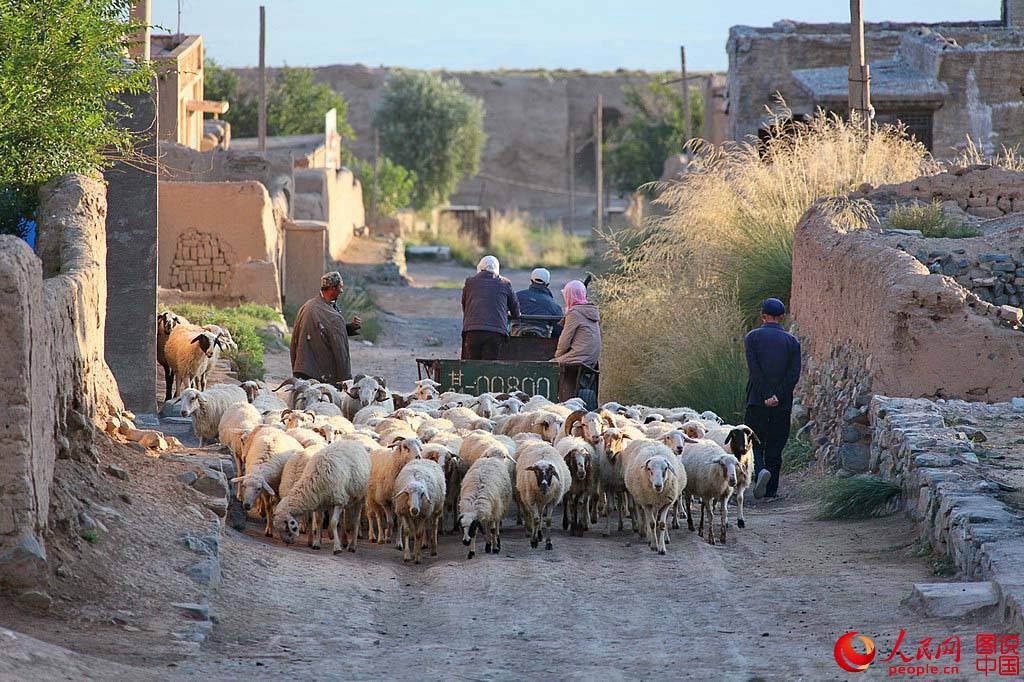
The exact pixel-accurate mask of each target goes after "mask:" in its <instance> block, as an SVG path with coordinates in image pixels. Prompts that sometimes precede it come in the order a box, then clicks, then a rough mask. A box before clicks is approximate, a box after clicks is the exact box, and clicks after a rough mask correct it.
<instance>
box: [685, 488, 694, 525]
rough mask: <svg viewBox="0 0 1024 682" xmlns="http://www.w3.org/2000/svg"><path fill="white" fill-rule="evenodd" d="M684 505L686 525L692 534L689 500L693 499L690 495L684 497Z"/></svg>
mask: <svg viewBox="0 0 1024 682" xmlns="http://www.w3.org/2000/svg"><path fill="white" fill-rule="evenodd" d="M683 497H684V499H685V504H686V525H687V526H688V527H689V528H690V532H691V533H692V532H693V530H694V529H693V514H691V513H690V500H691V499H692V498H693V496H692V495H684V496H683Z"/></svg>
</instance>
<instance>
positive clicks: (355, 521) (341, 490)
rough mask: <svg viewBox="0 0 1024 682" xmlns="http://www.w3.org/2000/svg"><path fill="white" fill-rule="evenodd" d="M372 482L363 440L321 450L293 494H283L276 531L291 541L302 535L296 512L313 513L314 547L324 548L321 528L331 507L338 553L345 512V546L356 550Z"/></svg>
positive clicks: (310, 461)
mask: <svg viewBox="0 0 1024 682" xmlns="http://www.w3.org/2000/svg"><path fill="white" fill-rule="evenodd" d="M369 481H370V455H369V453H367V452H366V448H364V447H363V446H362V445H360V444H359V443H355V442H353V441H338V442H337V443H332V444H331V445H328V446H327V447H325V448H324V449H322V450H320V451H319V452H317V453H316V454H315V455H313V456H312V458H311V459H310V460H309V462H308V463H307V464H306V467H305V469H304V471H303V472H302V476H301V477H300V478H299V480H298V482H297V483H296V484H295V487H294V488H293V489H292V490H291V492H290V494H289V495H287V496H285V497H282V498H281V499H280V501H279V502H278V503H277V508H276V509H275V510H274V530H275V531H277V533H278V536H279V537H280V538H281V539H282V540H284V541H285V542H286V543H288V544H292V543H294V542H295V540H296V538H297V537H298V534H299V523H298V521H296V519H295V515H296V514H301V513H304V512H311V513H312V514H313V523H312V525H311V527H310V537H311V543H310V546H311V547H313V549H320V527H321V525H322V519H323V516H324V512H323V511H322V510H324V508H330V509H331V519H330V521H329V522H328V524H327V528H328V530H329V531H330V532H331V538H332V540H333V541H334V553H335V554H341V552H342V547H343V545H342V542H341V540H340V539H339V537H338V521H339V519H340V518H341V514H342V512H344V514H345V525H346V527H345V528H344V530H343V535H344V537H345V543H344V548H345V549H348V551H350V552H354V551H356V539H357V537H358V535H359V520H360V518H361V515H362V510H363V504H364V503H365V502H366V488H367V486H368V484H369Z"/></svg>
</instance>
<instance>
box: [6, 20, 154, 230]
mask: <svg viewBox="0 0 1024 682" xmlns="http://www.w3.org/2000/svg"><path fill="white" fill-rule="evenodd" d="M133 4H134V3H133V2H131V1H130V0H66V1H65V2H59V3H54V2H52V0H21V1H20V2H6V3H4V4H3V7H2V8H0V121H3V123H2V125H0V192H2V193H3V197H2V198H3V203H2V207H0V208H2V210H0V220H2V222H0V232H5V233H10V234H22V233H23V231H24V227H25V226H24V224H23V219H27V218H30V217H31V213H32V211H33V210H34V208H35V205H36V198H35V192H36V190H37V189H38V188H39V186H40V185H41V184H43V183H45V182H47V181H49V180H52V179H53V178H55V177H57V176H59V175H63V174H64V173H86V174H88V173H93V172H95V171H96V170H99V169H102V168H103V167H105V166H107V165H109V164H110V162H111V161H112V160H113V159H116V158H121V157H130V156H133V155H134V151H133V146H132V142H133V139H134V138H133V135H132V133H130V132H129V131H127V130H125V129H123V128H121V127H119V126H118V125H117V118H118V116H119V115H120V114H121V113H123V107H110V106H108V105H109V104H110V100H112V99H115V98H116V97H117V96H118V95H119V94H121V93H124V92H140V91H142V90H145V89H146V88H148V87H149V83H150V76H151V74H152V71H151V69H150V68H149V67H148V66H146V65H136V64H133V63H131V62H127V61H126V60H125V59H124V52H125V49H126V47H127V46H128V44H129V41H130V38H131V35H132V34H133V33H134V32H135V31H136V30H137V28H138V25H137V24H133V23H129V22H128V21H127V19H128V10H129V8H130V7H131V6H132V5H133Z"/></svg>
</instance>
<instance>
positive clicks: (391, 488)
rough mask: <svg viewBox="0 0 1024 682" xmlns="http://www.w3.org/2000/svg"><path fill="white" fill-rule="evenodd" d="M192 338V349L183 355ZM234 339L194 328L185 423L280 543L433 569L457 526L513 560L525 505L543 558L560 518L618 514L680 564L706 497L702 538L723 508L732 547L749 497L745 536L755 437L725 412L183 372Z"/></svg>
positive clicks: (472, 545) (581, 525)
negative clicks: (672, 548)
mask: <svg viewBox="0 0 1024 682" xmlns="http://www.w3.org/2000/svg"><path fill="white" fill-rule="evenodd" d="M179 330H186V332H185V333H187V334H188V335H190V336H191V338H185V341H186V343H176V344H173V345H172V342H174V341H175V340H176V338H177V337H178V336H182V335H183V333H182V332H180V331H179ZM207 334H209V336H205V335H207ZM202 338H206V339H207V340H208V342H209V344H206V343H204V342H203V341H202V340H201V339H202ZM229 341H230V337H229V336H228V337H224V336H223V335H219V334H218V331H217V330H211V329H209V328H200V327H194V326H192V325H189V324H188V323H187V321H182V320H180V318H179V320H178V321H177V324H176V325H175V326H174V327H173V328H172V329H171V330H170V332H169V333H168V334H167V335H166V344H167V345H166V349H165V350H164V355H165V356H166V358H167V360H168V364H169V365H170V366H171V367H172V369H173V371H174V372H175V373H176V378H177V381H176V387H177V388H178V391H177V392H178V393H179V396H180V406H181V413H182V415H183V416H186V417H191V419H192V424H193V428H194V431H195V433H196V435H197V436H198V437H199V438H200V441H201V442H206V441H214V440H216V441H219V442H220V443H221V444H223V445H224V446H226V447H227V448H228V449H229V450H230V451H231V453H232V455H233V456H234V458H235V463H236V467H237V469H236V470H237V472H238V476H237V477H236V478H234V479H232V483H233V484H235V486H236V489H235V494H236V495H237V496H238V498H239V499H240V500H241V502H242V505H243V507H244V508H245V509H246V510H247V512H248V513H250V514H253V515H255V516H257V517H260V518H262V520H263V524H264V529H265V533H266V535H268V536H271V535H277V536H278V537H279V538H280V539H282V540H283V541H284V542H286V543H289V544H291V543H294V542H296V540H297V539H298V538H299V536H300V535H301V534H302V533H303V532H304V533H306V534H307V537H308V543H309V545H310V546H311V547H313V548H319V547H320V542H321V535H322V533H323V531H324V530H325V529H326V530H327V531H329V533H330V536H331V539H332V541H333V548H334V552H335V553H336V554H337V553H340V552H342V551H343V550H344V549H348V550H349V551H355V548H356V540H357V538H358V537H360V536H363V537H365V538H366V539H367V540H368V541H371V542H377V543H382V544H383V543H387V542H390V541H392V540H393V541H394V542H395V543H396V544H397V546H398V547H399V548H400V549H402V550H403V558H404V560H406V561H414V562H416V563H419V562H420V561H421V557H422V552H423V549H425V548H429V550H430V554H431V556H435V555H436V553H437V538H438V534H439V533H440V532H443V529H445V528H451V529H452V531H453V532H455V531H457V530H458V529H459V528H461V529H462V532H463V543H464V544H465V545H467V546H469V555H468V556H469V558H472V557H473V556H474V554H475V553H476V540H477V536H478V535H481V534H482V535H483V542H484V551H485V552H493V553H498V552H499V551H500V549H501V530H502V523H503V521H504V519H505V517H506V515H507V514H508V513H509V512H510V511H511V510H512V508H513V503H515V504H514V507H515V513H516V518H517V523H524V522H525V526H526V531H527V534H528V535H529V538H530V545H531V546H532V547H534V548H536V547H538V546H539V545H540V544H541V543H543V544H544V547H545V549H551V548H552V543H551V524H552V513H553V511H554V510H555V509H556V508H557V507H559V506H560V505H561V507H562V510H563V516H562V526H563V529H566V530H569V531H570V532H571V533H572V534H573V535H582V534H583V533H585V532H587V531H588V530H589V529H590V528H591V527H592V526H595V525H596V524H598V523H599V519H600V517H601V516H602V515H604V516H605V517H606V521H605V528H604V534H605V535H607V534H608V533H609V531H610V530H611V524H612V516H613V513H615V512H617V513H618V529H619V530H620V531H621V530H623V529H624V517H625V516H628V517H629V518H630V521H631V526H632V528H633V530H635V531H636V532H640V533H642V534H643V535H644V536H645V537H646V540H647V542H648V544H649V546H650V548H651V549H652V550H654V551H657V552H658V553H659V554H665V551H666V545H667V544H668V543H669V542H670V538H669V530H670V528H671V529H676V528H678V527H679V521H680V516H681V515H682V514H685V518H686V521H687V524H688V527H689V529H690V530H694V521H693V517H692V516H691V513H690V503H691V500H692V499H693V498H699V500H700V510H701V513H700V522H699V530H700V534H701V535H702V536H703V537H705V538H706V539H707V541H708V542H709V543H711V544H715V535H716V533H715V532H714V516H715V513H716V511H717V512H718V514H719V516H720V531H719V533H718V537H719V540H720V541H722V542H724V541H725V538H726V527H727V525H728V512H727V508H728V507H727V505H728V501H729V499H730V498H731V497H732V496H733V495H734V494H735V495H736V497H737V507H738V513H739V520H738V524H737V525H738V526H739V527H740V528H742V527H744V525H745V520H744V516H743V498H744V493H745V491H746V489H747V487H748V486H749V485H750V484H751V480H752V477H753V454H752V440H753V439H754V434H753V432H752V431H751V429H750V428H749V427H747V426H743V425H740V426H728V425H724V424H723V423H722V420H721V419H719V418H718V417H717V416H716V415H714V414H713V413H710V412H705V413H702V414H699V413H697V412H696V411H694V410H691V409H689V408H675V409H659V408H649V407H643V406H624V405H619V404H617V403H607V404H605V405H604V406H603V407H602V408H601V409H600V410H598V411H593V412H588V411H586V410H585V409H584V405H583V404H582V402H581V401H579V400H578V399H573V400H569V401H566V402H564V403H552V402H550V401H548V400H546V399H545V398H543V397H541V396H528V395H526V394H523V393H516V394H491V393H488V394H483V395H479V396H473V395H467V394H462V393H454V392H448V393H443V394H439V393H438V390H437V389H438V384H436V383H435V382H433V381H431V380H429V379H426V380H421V381H419V382H417V384H416V390H415V391H414V392H413V393H412V394H409V395H403V394H399V393H394V392H392V391H391V390H390V389H388V387H387V385H386V382H385V381H384V380H383V379H381V378H380V377H373V376H363V375H360V376H357V377H356V378H355V379H354V380H351V381H347V382H344V383H343V384H342V385H341V386H340V387H339V386H334V385H329V384H321V383H317V382H314V381H307V380H302V379H288V380H287V381H285V382H284V383H283V384H282V385H281V386H279V387H278V388H276V389H273V390H271V389H270V388H268V387H267V386H265V385H263V384H262V383H257V382H246V383H244V384H242V385H241V386H234V385H227V384H218V385H214V386H211V387H209V388H205V386H204V383H203V381H204V378H203V367H204V364H205V363H204V362H203V361H202V360H201V359H199V358H198V357H196V361H195V362H193V363H189V362H181V361H180V360H181V358H180V357H179V355H184V356H188V352H187V351H188V350H189V349H191V350H192V351H193V352H192V354H191V355H192V356H199V355H202V356H203V357H206V359H207V361H209V360H210V359H211V356H210V354H209V353H207V351H206V350H204V347H205V346H206V345H209V346H210V347H211V348H214V349H216V348H217V347H219V344H222V343H225V342H229ZM182 348H184V349H186V350H185V351H182V350H181V349H182ZM172 349H173V351H172ZM197 370H198V371H197ZM705 516H707V525H706V528H705ZM670 517H671V518H670ZM364 519H365V524H364V523H363V520H364ZM339 525H340V526H341V529H340V531H339Z"/></svg>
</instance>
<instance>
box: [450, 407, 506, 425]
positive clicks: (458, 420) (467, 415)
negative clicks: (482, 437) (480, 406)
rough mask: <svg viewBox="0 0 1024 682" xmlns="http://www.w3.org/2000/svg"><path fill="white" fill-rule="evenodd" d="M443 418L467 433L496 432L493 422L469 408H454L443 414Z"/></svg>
mask: <svg viewBox="0 0 1024 682" xmlns="http://www.w3.org/2000/svg"><path fill="white" fill-rule="evenodd" d="M441 416H442V417H444V418H445V419H447V420H449V421H450V422H451V423H452V424H454V425H455V428H456V429H460V430H466V431H473V430H475V429H480V430H483V431H493V430H494V422H493V421H491V420H490V419H486V418H484V417H481V416H480V415H478V414H477V413H476V412H474V411H473V410H471V409H469V408H468V407H453V408H451V409H448V410H445V411H444V412H442V413H441Z"/></svg>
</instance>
